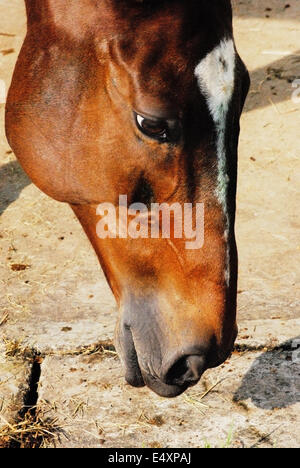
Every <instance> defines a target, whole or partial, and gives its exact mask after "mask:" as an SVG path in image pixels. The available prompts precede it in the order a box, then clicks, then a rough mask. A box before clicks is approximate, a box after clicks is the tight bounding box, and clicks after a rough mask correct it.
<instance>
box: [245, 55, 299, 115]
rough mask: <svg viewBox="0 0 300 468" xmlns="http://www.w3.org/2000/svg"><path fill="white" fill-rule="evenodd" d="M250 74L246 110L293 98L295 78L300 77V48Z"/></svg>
mask: <svg viewBox="0 0 300 468" xmlns="http://www.w3.org/2000/svg"><path fill="white" fill-rule="evenodd" d="M250 76H251V89H250V94H249V96H248V99H247V103H246V107H245V111H246V112H249V111H252V110H254V109H258V108H262V107H267V106H270V104H271V101H272V102H274V103H275V104H278V103H280V102H283V101H287V100H289V99H292V95H293V92H295V90H296V82H295V80H297V79H300V50H297V51H296V52H295V53H294V54H291V55H288V56H285V57H282V58H280V59H278V60H275V61H274V62H272V63H271V64H269V65H267V66H265V67H261V68H258V69H256V70H254V71H252V72H251V73H250ZM293 84H294V86H293Z"/></svg>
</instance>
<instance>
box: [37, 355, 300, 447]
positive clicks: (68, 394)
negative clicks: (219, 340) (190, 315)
mask: <svg viewBox="0 0 300 468" xmlns="http://www.w3.org/2000/svg"><path fill="white" fill-rule="evenodd" d="M214 384H218V385H217V386H216V387H215V388H214V389H212V390H211V392H208V394H207V395H206V396H204V397H203V395H204V394H205V392H207V390H209V389H210V388H211V387H212V386H213V385H214ZM38 405H39V407H40V408H41V410H43V411H45V412H46V413H47V415H51V416H53V417H54V416H55V417H58V425H59V426H60V427H61V428H62V429H63V430H64V431H65V433H66V434H65V436H62V437H61V440H60V442H58V443H57V446H58V447H65V448H67V447H68V448H69V447H99V448H100V447H109V448H114V447H139V448H143V447H145V448H146V447H173V448H174V447H183V448H185V447H204V446H206V445H209V446H212V447H221V446H223V445H228V446H231V447H251V446H253V445H255V444H258V446H259V447H297V446H299V444H300V421H299V417H298V416H299V410H300V359H299V360H298V362H297V360H295V362H293V360H292V353H291V352H290V351H284V352H280V353H278V352H267V353H246V354H243V355H239V354H236V355H234V356H233V358H232V360H231V361H230V362H229V363H227V364H225V365H224V366H222V367H221V368H219V369H215V370H211V371H208V372H207V373H206V374H205V376H204V378H203V380H202V382H201V383H200V384H199V385H198V386H196V387H194V388H193V389H190V390H189V391H188V392H187V393H186V394H184V395H182V396H180V397H178V398H176V399H174V400H166V399H163V398H160V397H158V396H156V395H154V394H153V393H152V392H151V391H150V390H148V389H133V388H131V387H129V386H128V385H127V384H125V382H124V379H123V373H122V369H121V367H120V364H119V362H118V360H115V359H114V358H105V359H102V358H101V357H99V356H97V355H94V356H85V357H82V356H79V357H64V358H58V357H47V358H46V359H45V360H44V362H43V364H42V374H41V380H40V387H39V403H38ZM291 425H292V427H293V430H292V431H291ZM273 431H274V432H273ZM269 434H270V435H269ZM265 438H266V439H265Z"/></svg>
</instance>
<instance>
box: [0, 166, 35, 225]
mask: <svg viewBox="0 0 300 468" xmlns="http://www.w3.org/2000/svg"><path fill="white" fill-rule="evenodd" d="M30 183H31V182H30V180H29V179H28V177H27V176H26V174H25V172H24V171H23V169H22V168H21V166H20V164H19V163H18V162H17V161H12V162H9V163H7V164H5V165H3V166H2V167H0V216H1V215H2V214H3V213H4V211H5V210H6V208H8V206H9V205H10V204H11V203H13V202H14V201H16V200H17V199H18V198H19V196H20V193H21V192H22V190H23V189H24V188H25V187H27V185H29V184H30Z"/></svg>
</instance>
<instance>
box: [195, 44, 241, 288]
mask: <svg viewBox="0 0 300 468" xmlns="http://www.w3.org/2000/svg"><path fill="white" fill-rule="evenodd" d="M235 66H236V52H235V47H234V42H233V40H232V39H223V40H222V41H221V43H220V44H219V45H218V46H217V47H215V49H214V50H213V51H212V52H210V53H209V54H208V55H207V56H206V57H205V58H204V59H203V60H202V61H201V62H200V63H199V65H198V66H197V67H196V70H195V75H196V77H197V80H198V84H199V87H200V90H201V92H202V94H203V95H204V96H205V98H206V100H207V104H208V108H209V111H210V113H211V116H212V118H213V120H214V122H215V125H216V131H217V155H218V183H217V188H216V195H217V198H218V201H219V203H220V204H221V205H222V208H223V211H224V215H225V218H226V228H225V233H224V236H225V240H226V241H227V239H228V235H229V227H230V226H229V223H230V221H229V213H228V199H227V195H228V184H229V177H228V173H227V157H226V156H227V155H226V146H225V135H226V121H227V114H228V110H229V105H230V102H231V99H232V96H233V92H234V82H235ZM229 262H230V251H229V247H228V250H227V267H226V272H225V279H226V283H227V285H229V281H230V266H229Z"/></svg>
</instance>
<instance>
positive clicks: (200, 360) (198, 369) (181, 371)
mask: <svg viewBox="0 0 300 468" xmlns="http://www.w3.org/2000/svg"><path fill="white" fill-rule="evenodd" d="M204 371H205V358H204V357H203V356H200V355H191V356H185V357H183V358H181V359H179V360H178V361H176V362H175V364H173V366H172V367H171V368H170V369H169V371H168V372H167V374H166V377H165V379H164V380H165V382H166V383H167V384H169V385H191V384H193V383H197V382H198V381H199V379H200V378H201V376H202V374H203V372H204Z"/></svg>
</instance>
